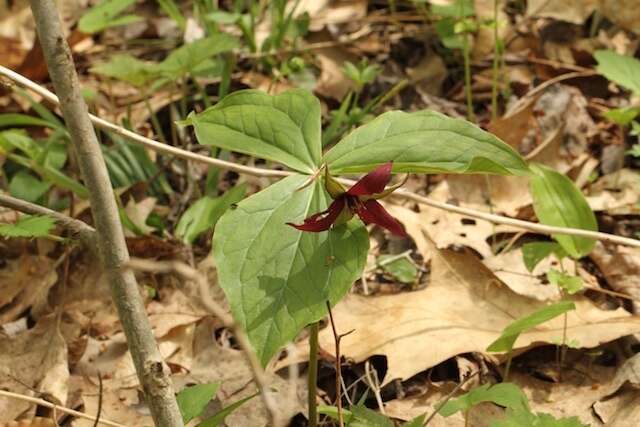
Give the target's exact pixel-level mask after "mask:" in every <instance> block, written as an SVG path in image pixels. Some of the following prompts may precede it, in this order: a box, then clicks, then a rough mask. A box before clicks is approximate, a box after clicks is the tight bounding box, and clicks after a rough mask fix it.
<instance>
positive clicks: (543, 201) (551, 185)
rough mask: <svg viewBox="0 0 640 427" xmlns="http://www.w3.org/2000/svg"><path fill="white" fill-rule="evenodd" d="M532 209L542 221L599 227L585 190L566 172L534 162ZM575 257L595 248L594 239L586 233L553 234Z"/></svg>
mask: <svg viewBox="0 0 640 427" xmlns="http://www.w3.org/2000/svg"><path fill="white" fill-rule="evenodd" d="M531 170H532V171H533V172H534V175H533V177H532V179H531V184H530V186H531V195H532V197H533V209H534V210H535V212H536V216H537V217H538V219H539V220H540V222H541V223H543V224H547V225H555V226H558V227H572V228H582V229H584V230H592V231H597V230H598V223H597V221H596V217H595V215H594V213H593V211H592V210H591V208H590V207H589V204H588V203H587V201H586V199H585V198H584V196H583V195H582V192H581V191H580V190H579V189H578V188H577V187H576V186H575V184H574V183H573V182H572V181H571V180H570V179H569V178H567V177H566V176H565V175H563V174H561V173H559V172H557V171H555V170H553V169H551V168H548V167H546V166H542V165H531ZM553 237H554V239H556V240H557V241H558V243H560V245H561V246H562V248H563V249H564V250H565V251H566V252H567V253H568V254H569V255H571V256H572V257H574V258H581V257H583V256H585V255H587V254H589V252H591V249H593V246H594V245H595V241H594V240H593V239H589V238H586V237H577V236H567V235H554V236H553Z"/></svg>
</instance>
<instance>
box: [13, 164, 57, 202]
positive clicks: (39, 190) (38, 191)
mask: <svg viewBox="0 0 640 427" xmlns="http://www.w3.org/2000/svg"><path fill="white" fill-rule="evenodd" d="M50 187H51V184H49V183H47V182H42V181H40V180H39V179H38V178H36V177H34V176H33V175H31V174H30V173H29V172H27V171H26V170H21V171H19V172H18V173H16V174H15V175H13V176H12V177H11V181H9V194H11V195H12V196H13V197H17V198H18V199H22V200H25V201H27V202H31V203H35V202H37V201H38V200H40V198H41V197H42V196H43V195H44V194H45V193H46V192H47V191H49V188H50Z"/></svg>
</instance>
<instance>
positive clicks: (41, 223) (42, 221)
mask: <svg viewBox="0 0 640 427" xmlns="http://www.w3.org/2000/svg"><path fill="white" fill-rule="evenodd" d="M55 224H56V220H55V219H53V218H51V217H49V216H35V215H34V216H32V215H23V216H21V217H20V219H18V221H16V222H15V223H14V224H0V236H3V237H5V238H9V237H45V236H48V235H49V232H50V231H51V229H52V228H53V227H54V226H55Z"/></svg>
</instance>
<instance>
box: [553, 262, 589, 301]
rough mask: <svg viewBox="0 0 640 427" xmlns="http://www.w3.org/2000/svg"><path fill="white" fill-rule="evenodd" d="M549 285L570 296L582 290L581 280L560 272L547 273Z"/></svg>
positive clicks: (554, 270)
mask: <svg viewBox="0 0 640 427" xmlns="http://www.w3.org/2000/svg"><path fill="white" fill-rule="evenodd" d="M547 278H548V279H549V283H551V284H552V285H556V286H557V287H559V288H561V289H564V290H565V291H567V293H569V294H570V295H573V294H575V293H576V292H579V291H581V290H582V288H583V284H582V278H580V277H578V276H574V275H572V274H567V273H563V272H562V271H559V270H556V269H553V268H552V269H551V270H549V271H548V272H547Z"/></svg>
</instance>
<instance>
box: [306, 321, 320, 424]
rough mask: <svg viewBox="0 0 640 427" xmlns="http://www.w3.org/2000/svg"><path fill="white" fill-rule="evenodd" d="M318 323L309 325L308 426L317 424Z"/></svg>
mask: <svg viewBox="0 0 640 427" xmlns="http://www.w3.org/2000/svg"><path fill="white" fill-rule="evenodd" d="M319 331H320V323H319V322H315V323H312V324H311V325H310V326H309V373H308V374H307V380H308V388H309V396H308V405H309V424H308V426H309V427H317V426H318V407H317V406H316V394H317V387H318V386H317V383H318V332H319Z"/></svg>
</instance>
